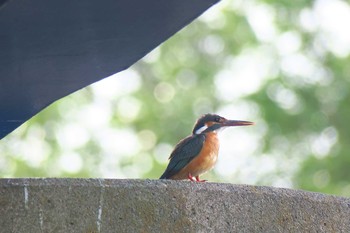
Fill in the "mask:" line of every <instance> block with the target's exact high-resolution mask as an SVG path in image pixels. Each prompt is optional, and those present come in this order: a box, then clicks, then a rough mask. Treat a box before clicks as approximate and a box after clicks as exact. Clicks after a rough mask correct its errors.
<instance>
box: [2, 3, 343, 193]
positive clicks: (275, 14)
mask: <svg viewBox="0 0 350 233" xmlns="http://www.w3.org/2000/svg"><path fill="white" fill-rule="evenodd" d="M325 4H334V5H332V6H334V7H335V8H332V9H338V10H339V12H342V11H344V9H345V11H346V9H347V12H350V7H349V4H347V3H345V2H340V1H333V2H332V3H328V2H327V3H326V2H324V1H316V2H311V1H292V2H291V1H274V0H269V1H223V2H221V3H220V4H218V5H217V6H215V7H214V8H213V9H210V10H209V11H208V12H207V13H205V14H204V15H203V16H202V17H200V18H199V19H197V20H196V21H195V22H193V23H192V24H191V25H189V26H187V27H186V28H185V29H183V30H182V31H181V32H179V33H177V34H176V35H174V36H173V37H172V38H170V39H169V40H168V41H166V42H165V43H164V44H162V45H161V46H160V47H158V48H157V49H155V50H154V51H153V52H151V53H150V54H149V55H147V56H146V57H145V58H144V59H142V60H141V61H139V62H138V63H137V64H135V65H134V66H133V67H132V68H131V71H129V73H128V72H126V73H125V74H124V75H121V76H123V77H118V75H117V77H110V78H108V79H107V80H105V81H102V82H101V83H103V82H107V84H106V86H103V85H102V84H101V86H100V87H98V85H100V84H97V86H96V85H93V86H92V87H88V88H86V89H84V90H81V91H79V92H77V93H74V94H72V95H70V96H68V97H66V98H64V99H62V100H59V101H57V102H55V103H54V104H52V105H51V106H50V107H48V108H47V109H45V110H44V111H42V112H41V113H40V114H38V115H37V116H35V117H33V119H31V120H30V121H29V122H27V123H25V124H24V125H23V126H21V127H20V128H19V129H18V130H16V132H14V133H13V134H11V135H9V136H8V137H6V138H5V139H3V140H2V141H1V142H0V153H1V155H2V156H1V158H0V161H1V163H0V167H1V169H0V175H1V176H2V177H25V176H31V177H32V176H34V177H37V176H60V177H100V176H102V177H117V178H124V177H129V178H141V177H142V178H158V177H159V176H160V174H161V173H162V171H163V169H164V168H165V166H166V162H167V161H166V158H167V157H168V155H169V153H170V151H171V149H172V148H173V146H174V145H175V144H176V143H177V142H178V141H179V140H180V139H181V138H184V137H185V136H187V135H188V134H190V133H191V128H192V126H193V124H194V121H195V119H196V118H198V116H199V115H201V114H203V113H206V112H218V113H222V114H228V115H229V116H227V117H230V118H231V117H232V118H240V119H241V118H243V119H242V120H252V121H255V122H256V123H257V124H256V126H255V127H251V128H249V129H248V128H244V129H243V130H241V131H238V130H237V131H233V130H230V131H229V132H225V134H224V136H225V140H227V141H228V142H229V144H226V145H225V146H224V147H225V148H222V149H221V152H220V153H221V154H223V155H220V156H221V157H223V158H222V159H223V161H222V162H221V164H219V166H218V167H217V168H216V169H215V170H214V171H213V172H210V173H209V174H207V175H206V178H207V179H210V180H212V181H225V182H240V183H250V184H259V185H274V186H283V187H293V188H300V189H305V190H310V191H319V192H325V193H331V194H337V195H344V196H350V181H349V180H350V170H349V168H348V167H349V165H350V156H349V154H350V144H349V142H350V125H349V123H348V121H349V119H350V107H349V103H350V96H349V95H350V93H349V92H350V88H349V82H350V78H349V77H350V68H349V65H348V64H349V62H350V57H349V52H350V49H349V48H350V42H349V41H350V36H349V37H347V38H349V41H345V42H344V41H342V40H341V38H344V36H345V37H346V36H347V34H346V35H345V34H344V36H341V35H343V34H342V33H344V32H341V30H340V32H339V31H336V30H335V29H336V28H339V27H338V26H337V25H335V29H334V30H333V29H332V27H331V28H329V25H327V24H326V23H325V21H324V20H322V19H323V18H322V17H327V16H328V15H327V14H326V13H324V11H322V9H323V8H322V7H324V5H325ZM328 6H329V5H328ZM324 14H326V15H324ZM333 14H337V12H333ZM344 30H345V29H344ZM345 31H346V30H345ZM338 40H339V42H338ZM339 44H342V46H343V47H340V48H339V47H337V46H340V45H339ZM346 46H348V47H346ZM108 80H111V81H108ZM108 82H111V84H108ZM115 83H118V84H117V86H118V85H120V86H121V87H122V88H119V89H116V90H115V94H114V95H108V94H105V93H103V91H99V90H101V89H102V90H104V88H107V87H108V86H112V87H113V85H114V84H115ZM112 84H113V85H112ZM129 85H130V86H129ZM125 86H127V87H129V89H127V88H124V87H125ZM106 92H108V91H106ZM108 93H110V92H108ZM112 93H113V92H112ZM224 116H226V115H224ZM235 132H238V133H236V134H235ZM230 135H235V138H231V136H230ZM237 135H238V136H237ZM241 135H243V136H242V138H240V137H241ZM240 140H241V141H240ZM72 141H73V142H74V143H72ZM236 141H237V144H236V143H235V142H236ZM239 142H245V143H247V144H242V143H239ZM228 147H230V148H228ZM231 147H232V148H231ZM128 148H129V149H128ZM234 148H238V149H241V150H238V151H233V149H234ZM225 149H232V150H231V151H229V152H225ZM225 154H226V156H225ZM231 154H235V155H234V156H235V157H233V156H231ZM235 164H236V165H235ZM237 164H238V165H237Z"/></svg>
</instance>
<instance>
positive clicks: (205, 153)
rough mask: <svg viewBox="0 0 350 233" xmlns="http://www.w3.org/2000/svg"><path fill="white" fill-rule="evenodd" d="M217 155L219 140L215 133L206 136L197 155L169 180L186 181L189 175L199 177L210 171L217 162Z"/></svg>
mask: <svg viewBox="0 0 350 233" xmlns="http://www.w3.org/2000/svg"><path fill="white" fill-rule="evenodd" d="M218 153H219V140H218V138H217V135H216V133H214V132H212V133H208V134H206V139H205V142H204V145H203V148H202V150H201V151H200V153H199V155H198V156H197V157H195V158H194V159H193V160H192V161H191V162H190V163H189V164H187V165H186V166H185V167H184V168H183V169H182V170H181V171H180V172H179V173H177V174H176V175H174V176H172V177H171V179H187V176H188V174H189V173H191V175H192V176H199V175H201V174H203V173H205V172H207V171H209V170H210V169H212V168H213V167H214V165H215V163H216V161H217V158H218Z"/></svg>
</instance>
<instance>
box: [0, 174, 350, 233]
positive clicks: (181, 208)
mask: <svg viewBox="0 0 350 233" xmlns="http://www.w3.org/2000/svg"><path fill="white" fill-rule="evenodd" d="M0 216H1V217H0V232H1V233H2V232H6V233H7V232H25V233H28V232H35V233H36V232H350V199H349V198H342V197H336V196H329V195H323V194H318V193H310V192H304V191H296V190H289V189H280V188H271V187H256V186H247V185H232V184H217V183H193V182H187V181H164V180H103V179H1V180H0Z"/></svg>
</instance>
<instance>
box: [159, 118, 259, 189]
mask: <svg viewBox="0 0 350 233" xmlns="http://www.w3.org/2000/svg"><path fill="white" fill-rule="evenodd" d="M253 124H254V123H253V122H250V121H237V120H227V119H226V118H224V117H221V116H219V115H216V114H209V113H208V114H205V115H203V116H201V117H200V118H199V119H198V120H197V122H196V123H195V125H194V127H193V130H192V135H190V136H188V137H186V138H184V139H182V140H181V141H180V142H179V143H178V144H177V145H176V146H175V149H174V150H173V151H172V152H171V154H170V157H169V160H170V161H169V164H168V167H167V168H166V169H165V172H164V173H163V175H162V176H161V177H160V179H173V180H184V179H189V180H191V181H197V182H204V181H206V180H201V179H200V178H199V176H200V175H201V174H203V173H205V172H207V171H209V170H210V169H212V168H213V167H214V165H215V163H216V161H217V159H218V153H219V139H218V137H217V134H218V132H219V131H221V130H223V129H224V128H226V127H230V126H245V125H253Z"/></svg>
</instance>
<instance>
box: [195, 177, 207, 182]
mask: <svg viewBox="0 0 350 233" xmlns="http://www.w3.org/2000/svg"><path fill="white" fill-rule="evenodd" d="M196 181H197V182H206V181H207V180H201V179H199V176H196Z"/></svg>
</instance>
